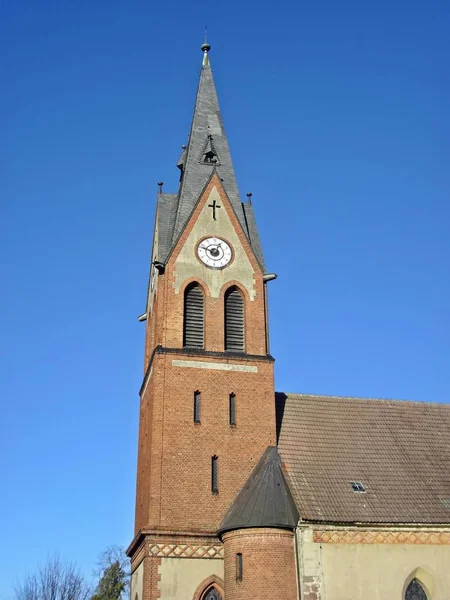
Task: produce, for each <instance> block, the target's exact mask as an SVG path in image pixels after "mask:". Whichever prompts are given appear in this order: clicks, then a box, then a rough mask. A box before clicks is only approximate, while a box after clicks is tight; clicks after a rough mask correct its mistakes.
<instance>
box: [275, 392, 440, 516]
mask: <svg viewBox="0 0 450 600" xmlns="http://www.w3.org/2000/svg"><path fill="white" fill-rule="evenodd" d="M276 407H277V421H278V424H277V426H278V434H279V441H278V449H279V453H280V455H281V459H282V461H283V463H284V465H285V467H286V471H285V473H286V478H287V481H288V483H289V485H290V488H291V491H292V494H293V496H294V499H295V501H296V504H297V508H298V509H299V512H300V518H301V519H304V520H313V521H326V522H351V523H354V522H363V523H424V524H432V523H445V524H449V523H450V405H445V404H427V403H423V402H404V401H397V400H373V399H364V398H343V397H335V396H312V395H303V394H288V395H285V394H276ZM351 482H355V483H361V484H363V486H364V488H365V490H366V491H365V492H363V493H361V492H355V491H353V490H352V486H351Z"/></svg>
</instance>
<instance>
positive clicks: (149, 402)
mask: <svg viewBox="0 0 450 600" xmlns="http://www.w3.org/2000/svg"><path fill="white" fill-rule="evenodd" d="M209 50H210V46H209V45H208V44H206V43H205V44H203V46H202V51H203V62H202V67H201V72H200V81H199V86H198V91H197V98H196V102H195V108H194V115H193V120H192V125H191V130H190V134H189V139H188V143H187V145H186V146H183V150H182V154H181V156H180V158H179V160H178V163H177V167H178V168H179V169H180V184H179V189H178V192H177V193H175V194H168V193H165V192H164V191H163V189H162V184H159V193H158V196H157V208H156V219H155V226H154V238H153V249H152V258H151V265H150V281H149V286H148V298H147V308H146V312H145V313H144V315H142V316H141V317H140V320H142V321H146V340H145V360H144V378H143V382H142V387H141V390H140V427H139V448H138V470H137V493H136V521H135V538H134V540H133V542H132V543H131V545H130V547H129V549H128V554H129V556H130V559H131V565H132V573H133V574H132V589H131V599H132V600H156V598H161V599H162V600H166V599H167V600H169V599H170V600H175V599H180V600H181V599H191V598H192V599H196V600H202V599H205V598H206V599H207V600H219V599H220V598H223V597H224V560H223V557H224V547H223V543H222V539H221V538H220V537H218V536H219V534H220V532H219V533H218V530H219V527H220V524H221V523H222V521H223V519H224V518H225V516H226V514H227V512H228V511H229V510H230V507H231V506H232V504H233V501H234V500H235V498H236V497H237V495H238V494H239V492H240V490H241V488H242V487H243V485H244V484H245V482H246V481H247V479H248V477H249V476H250V474H251V472H252V471H253V470H254V468H255V467H256V465H257V464H258V461H260V459H261V456H262V455H263V454H264V452H265V451H266V449H267V448H268V447H269V446H272V447H273V446H274V445H275V443H276V433H275V429H276V428H275V403H274V380H273V362H274V361H273V358H272V357H271V356H270V354H269V348H268V323H267V296H266V285H267V282H268V281H269V280H270V279H274V278H275V275H273V274H269V273H267V272H266V270H265V266H264V261H263V256H262V252H261V247H260V243H259V238H258V231H257V228H256V223H255V219H254V214H253V208H252V205H251V198H250V197H249V198H248V201H247V202H242V201H241V199H240V196H239V192H238V188H237V184H236V179H235V174H234V169H233V165H232V162H231V156H230V151H229V148H228V142H227V138H226V135H225V130H224V126H223V122H222V117H221V113H220V109H219V104H218V100H217V94H216V89H215V85H214V80H213V74H212V70H211V67H210V62H209ZM222 529H224V528H222ZM278 589H279V588H278Z"/></svg>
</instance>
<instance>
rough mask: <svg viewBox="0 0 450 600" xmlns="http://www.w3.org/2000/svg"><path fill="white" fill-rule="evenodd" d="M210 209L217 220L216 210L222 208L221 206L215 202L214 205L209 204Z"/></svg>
mask: <svg viewBox="0 0 450 600" xmlns="http://www.w3.org/2000/svg"><path fill="white" fill-rule="evenodd" d="M208 208H212V213H213V219H214V221H215V220H216V208H222V207H221V206H219V204H216V201H215V200H213V203H212V204H208Z"/></svg>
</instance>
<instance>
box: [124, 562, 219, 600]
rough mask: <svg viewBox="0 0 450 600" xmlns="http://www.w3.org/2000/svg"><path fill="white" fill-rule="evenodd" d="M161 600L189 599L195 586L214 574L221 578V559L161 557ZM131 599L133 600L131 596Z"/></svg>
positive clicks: (192, 595)
mask: <svg viewBox="0 0 450 600" xmlns="http://www.w3.org/2000/svg"><path fill="white" fill-rule="evenodd" d="M159 574H160V575H161V580H160V582H159V584H158V585H159V591H160V598H161V600H191V599H192V598H193V597H194V593H195V591H196V589H197V587H198V586H199V585H200V584H201V583H202V581H204V580H205V579H207V578H208V577H210V576H211V575H216V576H217V577H220V578H221V579H222V580H223V560H221V559H217V558H215V559H204V558H203V559H200V558H163V559H162V561H161V565H160V566H159ZM131 600H134V599H133V598H131Z"/></svg>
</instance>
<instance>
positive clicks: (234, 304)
mask: <svg viewBox="0 0 450 600" xmlns="http://www.w3.org/2000/svg"><path fill="white" fill-rule="evenodd" d="M225 350H233V351H234V352H244V298H243V297H242V294H241V292H240V291H239V290H238V289H237V288H236V287H232V288H230V289H229V290H227V291H226V293H225Z"/></svg>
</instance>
